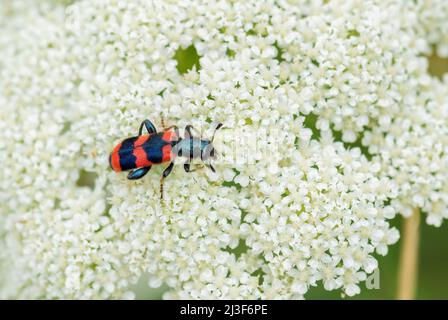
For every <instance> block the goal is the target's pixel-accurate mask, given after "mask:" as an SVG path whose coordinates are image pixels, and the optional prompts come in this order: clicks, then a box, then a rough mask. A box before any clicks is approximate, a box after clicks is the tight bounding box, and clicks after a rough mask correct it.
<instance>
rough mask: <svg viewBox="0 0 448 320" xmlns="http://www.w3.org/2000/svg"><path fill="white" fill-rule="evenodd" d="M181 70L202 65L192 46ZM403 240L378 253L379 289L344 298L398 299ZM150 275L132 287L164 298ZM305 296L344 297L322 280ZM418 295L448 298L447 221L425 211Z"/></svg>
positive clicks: (435, 64) (443, 65)
mask: <svg viewBox="0 0 448 320" xmlns="http://www.w3.org/2000/svg"><path fill="white" fill-rule="evenodd" d="M176 59H177V61H178V66H177V68H178V70H179V72H180V73H186V72H187V71H188V70H189V69H191V68H192V67H193V66H195V67H196V70H198V69H199V68H200V65H199V57H198V55H197V52H196V49H195V48H194V47H193V46H190V47H188V48H187V49H184V50H182V49H180V50H178V52H177V53H176ZM428 62H429V64H428V71H429V73H430V74H432V75H433V76H436V77H439V78H442V77H443V75H444V74H446V73H448V59H442V58H440V57H437V56H435V55H432V56H430V57H428ZM402 222H403V218H402V217H401V216H397V217H396V218H395V219H394V220H392V221H391V224H392V225H393V226H395V227H397V228H398V229H399V230H401V225H402ZM400 246H401V240H400V241H399V242H398V243H397V244H395V245H393V246H390V247H389V253H388V254H387V256H385V257H381V256H377V258H378V263H379V270H380V285H379V287H380V288H379V289H366V287H365V284H364V283H362V284H361V294H359V295H357V296H355V297H352V298H348V297H346V298H345V299H395V298H396V295H397V273H398V265H399V263H398V262H399V255H400ZM147 282H148V278H147V276H144V277H142V279H141V280H140V281H139V283H138V284H137V285H136V286H134V287H133V288H132V289H133V290H134V291H135V293H136V296H137V299H161V298H162V295H163V292H164V291H165V290H167V287H166V286H163V287H161V288H158V289H150V288H148V285H147ZM305 298H306V299H341V291H340V290H339V291H326V290H325V289H323V286H322V285H321V284H320V283H319V285H318V286H317V287H312V288H311V289H310V290H309V291H308V293H307V294H306V295H305ZM416 299H448V222H446V221H445V222H444V223H443V225H442V226H441V227H440V228H435V227H432V226H428V225H427V224H426V222H425V214H422V217H421V222H420V251H419V265H418V280H417V292H416Z"/></svg>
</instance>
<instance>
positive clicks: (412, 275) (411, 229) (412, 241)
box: [397, 209, 420, 300]
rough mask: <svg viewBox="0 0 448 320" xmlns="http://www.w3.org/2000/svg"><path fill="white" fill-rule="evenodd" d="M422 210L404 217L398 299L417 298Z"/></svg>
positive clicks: (416, 210)
mask: <svg viewBox="0 0 448 320" xmlns="http://www.w3.org/2000/svg"><path fill="white" fill-rule="evenodd" d="M419 225H420V210H419V209H415V210H414V213H413V214H412V216H411V217H409V218H406V219H404V225H403V232H402V236H403V239H402V242H401V249H400V250H401V252H400V265H399V271H398V291H397V299H400V300H412V299H415V291H416V284H417V272H418V271H417V269H418V268H417V265H418V251H419Z"/></svg>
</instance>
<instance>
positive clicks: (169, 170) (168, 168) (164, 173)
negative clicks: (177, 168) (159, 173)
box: [163, 162, 174, 178]
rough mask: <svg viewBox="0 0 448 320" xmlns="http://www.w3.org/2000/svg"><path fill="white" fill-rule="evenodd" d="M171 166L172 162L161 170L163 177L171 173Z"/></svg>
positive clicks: (172, 165)
mask: <svg viewBox="0 0 448 320" xmlns="http://www.w3.org/2000/svg"><path fill="white" fill-rule="evenodd" d="M173 167H174V162H171V163H170V165H169V166H168V167H166V169H165V170H164V171H163V178H166V177H168V175H169V174H170V173H171V171H173Z"/></svg>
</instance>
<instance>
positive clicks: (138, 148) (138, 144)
mask: <svg viewBox="0 0 448 320" xmlns="http://www.w3.org/2000/svg"><path fill="white" fill-rule="evenodd" d="M149 138H150V137H149V135H143V136H139V137H138V138H137V140H135V142H134V149H133V150H132V154H133V155H134V157H135V158H136V160H135V167H136V168H140V167H147V166H150V165H152V162H151V161H149V160H148V157H147V155H146V152H145V150H144V149H143V148H142V145H143V144H144V143H145V142H146V141H148V139H149Z"/></svg>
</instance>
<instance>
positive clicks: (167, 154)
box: [162, 144, 174, 162]
mask: <svg viewBox="0 0 448 320" xmlns="http://www.w3.org/2000/svg"><path fill="white" fill-rule="evenodd" d="M171 149H172V148H171V145H169V144H167V145H166V146H163V147H162V152H163V156H162V162H166V161H170V160H172V159H173V158H174V156H172V154H171Z"/></svg>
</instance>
